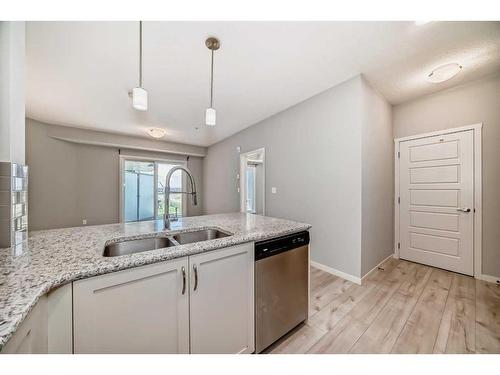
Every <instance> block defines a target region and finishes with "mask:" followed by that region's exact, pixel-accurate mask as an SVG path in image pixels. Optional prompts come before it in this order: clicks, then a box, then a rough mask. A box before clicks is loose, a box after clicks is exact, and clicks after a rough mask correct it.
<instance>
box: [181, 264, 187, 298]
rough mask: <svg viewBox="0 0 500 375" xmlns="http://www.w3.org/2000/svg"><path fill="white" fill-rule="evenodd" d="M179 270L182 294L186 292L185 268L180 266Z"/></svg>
mask: <svg viewBox="0 0 500 375" xmlns="http://www.w3.org/2000/svg"><path fill="white" fill-rule="evenodd" d="M181 272H182V294H184V293H186V269H185V268H184V267H182V268H181Z"/></svg>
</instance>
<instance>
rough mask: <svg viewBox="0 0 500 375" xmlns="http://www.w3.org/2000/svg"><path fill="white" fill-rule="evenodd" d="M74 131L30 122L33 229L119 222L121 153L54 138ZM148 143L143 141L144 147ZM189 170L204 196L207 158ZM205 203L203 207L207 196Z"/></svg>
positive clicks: (194, 210) (195, 210)
mask: <svg viewBox="0 0 500 375" xmlns="http://www.w3.org/2000/svg"><path fill="white" fill-rule="evenodd" d="M68 131H69V130H68V129H63V128H62V127H59V126H54V125H48V124H43V123H40V122H38V121H35V120H31V119H27V121H26V135H27V137H26V158H27V164H28V165H29V167H30V180H29V226H30V230H37V229H51V228H62V227H71V226H80V225H82V220H83V219H87V224H88V225H94V224H107V223H116V222H118V221H119V204H120V202H119V189H120V187H119V154H118V149H117V148H113V147H102V146H91V145H85V144H76V143H70V142H66V141H61V140H57V139H53V138H51V137H50V136H49V134H50V135H54V134H59V133H62V132H65V133H66V132H68ZM75 131H78V129H75ZM85 132H86V133H89V132H90V131H88V130H87V131H85ZM95 133H96V134H95V136H96V139H99V138H100V134H101V133H99V132H95ZM111 136H112V135H111ZM142 142H143V140H139V141H138V144H142ZM121 152H122V154H126V155H136V156H147V157H157V158H163V159H172V160H186V157H185V156H181V155H170V154H165V153H153V152H147V151H138V150H130V149H121ZM188 167H189V168H190V169H191V170H192V172H193V174H194V176H195V180H196V183H197V185H198V190H199V191H202V189H203V186H202V183H203V162H202V158H199V157H190V158H189V161H188ZM200 195H201V194H200ZM200 201H201V202H200V203H201V204H202V202H203V196H202V195H201V196H200ZM201 212H202V207H201V205H199V206H197V207H192V206H191V203H188V215H190V216H192V215H198V214H201Z"/></svg>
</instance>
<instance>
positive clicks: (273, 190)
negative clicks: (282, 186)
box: [271, 186, 277, 194]
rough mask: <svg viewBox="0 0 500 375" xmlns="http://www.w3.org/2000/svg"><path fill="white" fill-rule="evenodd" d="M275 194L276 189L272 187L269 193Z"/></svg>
mask: <svg viewBox="0 0 500 375" xmlns="http://www.w3.org/2000/svg"><path fill="white" fill-rule="evenodd" d="M276 192H277V189H276V188H275V187H274V186H273V187H272V188H271V193H273V194H276Z"/></svg>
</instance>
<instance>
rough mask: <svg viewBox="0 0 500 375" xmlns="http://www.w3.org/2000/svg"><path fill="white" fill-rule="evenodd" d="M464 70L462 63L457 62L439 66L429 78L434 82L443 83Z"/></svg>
mask: <svg viewBox="0 0 500 375" xmlns="http://www.w3.org/2000/svg"><path fill="white" fill-rule="evenodd" d="M461 70H462V65H460V64H457V63H451V64H445V65H441V66H438V67H437V68H436V69H434V70H433V71H432V72H431V73H430V74H429V75H428V76H427V80H428V81H429V82H432V83H441V82H444V81H447V80H449V79H452V78H453V77H455V76H456V75H457V74H458V73H459V72H460V71H461Z"/></svg>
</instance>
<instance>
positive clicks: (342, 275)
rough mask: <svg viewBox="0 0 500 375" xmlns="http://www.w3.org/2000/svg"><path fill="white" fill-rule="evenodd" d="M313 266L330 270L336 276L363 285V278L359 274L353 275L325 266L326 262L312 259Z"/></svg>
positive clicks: (326, 270) (322, 269)
mask: <svg viewBox="0 0 500 375" xmlns="http://www.w3.org/2000/svg"><path fill="white" fill-rule="evenodd" d="M311 266H313V267H316V268H318V269H320V270H321V271H325V272H328V273H330V274H332V275H334V276H338V277H340V278H342V279H345V280H349V281H352V282H353V283H355V284H358V285H361V279H360V278H359V277H357V276H353V275H351V274H348V273H345V272H342V271H339V270H337V269H335V268H332V267H328V266H325V265H324V264H321V263H318V262H314V261H312V260H311Z"/></svg>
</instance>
